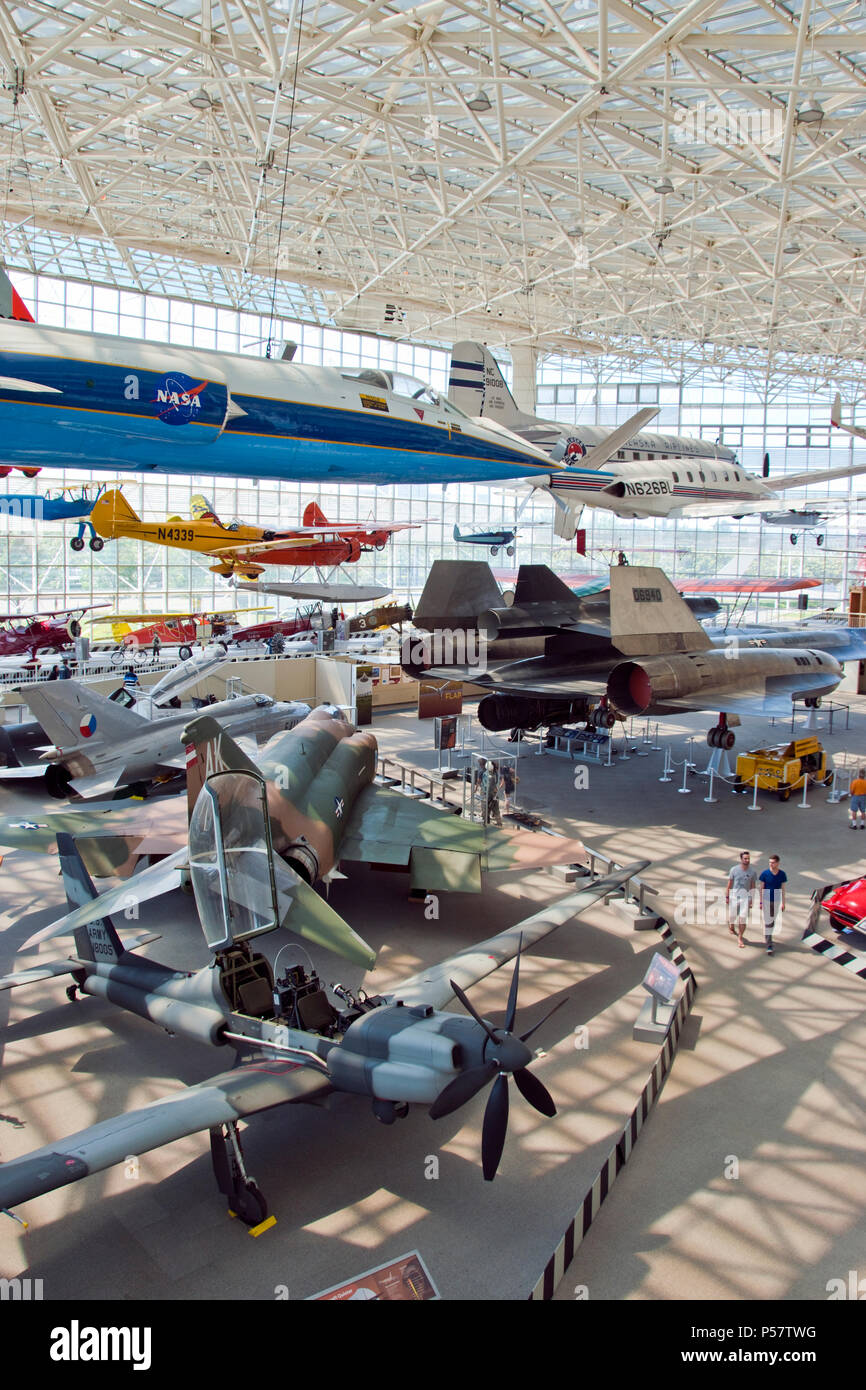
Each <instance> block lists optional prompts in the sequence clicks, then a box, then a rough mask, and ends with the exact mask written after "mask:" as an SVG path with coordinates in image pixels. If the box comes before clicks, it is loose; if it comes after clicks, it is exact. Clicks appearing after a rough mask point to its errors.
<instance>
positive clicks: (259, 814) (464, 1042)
mask: <svg viewBox="0 0 866 1390" xmlns="http://www.w3.org/2000/svg"><path fill="white" fill-rule="evenodd" d="M325 732H326V731H325V729H324V727H323V728H322V729H321V730H317V731H315V733H314V734H313V737H312V739H311V741H310V743H309V756H310V760H311V765H315V764H316V763H317V760H318V756H319V754H320V753H321V752H322V751H323V750H324V748H325V746H326V740H325V737H324V734H325ZM191 736H192V737H194V738H197V739H198V740H199V741H202V740H206V741H207V748H208V750H209V751H208V753H207V755H206V756H207V758H208V759H210V758H211V757H213V758H216V757H217V755H218V754H219V751H220V750H219V742H218V731H215V730H214V729H213V727H212V726H210V721H208V720H206V719H203V720H200V721H197V722H196V724H195V725H194V726H192V727H191ZM368 739H369V736H368V735H358V734H347V735H346V736H345V737H344V738H341V739H338V740H337V743H336V747H335V748H333V749H332V753H334V754H337V755H339V761H340V762H341V763H342V765H343V767H342V770H343V774H344V782H345V785H344V786H342V787H341V788H340V792H341V794H340V795H338V797H337V798H336V799H335V804H334V806H333V808H329V811H328V815H327V819H328V820H330V822H331V824H330V826H329V827H324V826H323V828H322V833H323V835H324V837H325V838H326V839H327V838H329V834H330V833H333V832H334V831H336V830H338V829H339V827H340V823H341V822H342V820H343V817H344V816H345V817H348V816H349V814H350V812H351V805H350V803H351V802H352V800H353V797H354V792H353V790H351V789H352V788H354V790H355V791H357V790H358V783H359V782H360V781H362V780H363V779H361V778H358V777H356V776H355V777H353V773H354V774H357V773H358V772H359V770H360V769H362V768H363V767H365V766H366V765H367V760H368V757H369V754H370V751H371V745H370V743H369V741H368ZM303 742H304V740H296V743H297V744H298V748H299V750H300V748H301V745H302V743H303ZM300 756H301V757H304V756H306V754H304V753H300ZM329 761H330V760H329ZM323 771H325V779H324V780H325V781H326V782H327V780H328V779H327V770H326V769H320V771H319V777H320V778H321V777H322V772H323ZM334 771H335V772H336V769H335V770H334ZM298 775H299V769H298V768H297V767H296V768H295V770H294V771H293V772H292V773H291V774H290V776H292V777H297V776H298ZM333 785H335V786H336V785H338V781H337V780H335V781H334V783H333ZM271 793H272V789H271V788H269V787H268V786H267V785H266V784H265V783H264V781H263V780H262V779H261V778H260V777H258V776H257V775H256V774H255V772H251V771H247V770H241V771H232V772H227V771H221V770H215V771H214V772H213V773H211V775H210V776H209V777H208V780H207V782H206V783H205V786H204V789H203V791H202V794H201V795H200V796H199V798H198V801H197V803H196V807H195V811H194V813H193V818H192V822H191V824H190V840H189V855H190V872H191V878H192V885H193V891H194V894H195V899H196V906H197V909H198V913H199V917H200V921H201V926H202V930H203V932H204V936H205V940H206V941H207V944H208V947H209V948H210V950H211V951H212V953H213V959H212V962H211V964H210V965H209V966H207V967H205V968H204V969H202V970H199V971H197V972H196V973H195V974H192V975H190V974H189V973H188V972H186V971H176V970H172V969H171V968H170V967H168V966H165V965H161V964H159V963H158V962H156V961H154V960H149V959H142V958H140V957H139V956H137V955H135V954H134V951H135V949H136V947H138V946H141V945H143V944H145V943H146V942H147V941H150V940H153V937H144V938H141V937H138V938H136V939H134V940H132V941H130V942H127V943H124V942H123V941H122V940H121V939H120V937H119V935H118V933H117V930H116V928H115V926H114V924H113V923H112V921H111V918H110V916H109V915H108V913H109V910H110V908H112V907H113V906H114V905H115V904H118V905H119V902H120V900H119V899H118V897H117V892H111V893H107V894H104V895H103V896H102V897H98V896H97V895H96V892H95V889H94V888H93V884H92V882H91V881H90V879H89V878H88V876H87V873H86V871H85V869H84V866H83V864H82V863H81V860H80V858H79V856H78V855H77V853H76V851H75V849H74V845H73V842H72V840H71V838H70V837H68V836H60V837H59V839H60V841H61V856H62V865H63V875H64V881H65V886H66V892H67V899H68V902H69V905H70V907H75V908H76V910H75V911H73V912H72V913H71V915H70V916H68V917H67V918H65V919H63V921H62V922H61V923H59V924H57V926H56V927H55V928H53V929H52V928H49V929H47V931H45V932H42V933H40V934H39V936H38V937H37V938H34V939H38V940H41V939H44V938H45V937H46V936H47V935H49V934H60V933H71V934H72V935H73V939H74V951H73V953H72V954H71V955H70V956H69V957H68V958H66V959H64V960H56V961H50V962H44V963H42V964H40V965H38V966H36V967H35V968H33V969H31V970H24V971H20V972H18V973H17V974H13V975H8V976H6V977H5V978H2V979H0V990H2V989H11V988H13V987H15V986H18V985H25V984H30V983H33V982H35V981H39V980H44V979H48V978H52V977H60V976H63V975H71V977H72V980H73V983H72V984H71V985H70V986H69V988H68V989H67V994H68V996H69V998H70V999H74V998H75V996H76V994H77V993H78V992H79V991H80V992H81V993H82V994H89V995H95V996H96V997H98V998H104V999H109V1000H111V1001H112V1002H113V1003H115V1004H117V1005H119V1006H120V1007H121V1008H124V1009H127V1010H129V1011H131V1012H132V1013H135V1014H137V1015H139V1016H140V1017H142V1018H146V1019H149V1020H151V1021H152V1022H154V1023H157V1024H159V1025H160V1026H161V1027H163V1028H165V1029H167V1030H168V1031H170V1032H172V1033H175V1034H181V1035H183V1036H184V1037H188V1038H192V1039H194V1040H196V1041H198V1042H206V1043H208V1044H210V1045H212V1046H214V1047H218V1048H226V1049H227V1050H234V1051H235V1052H237V1053H238V1054H239V1057H240V1056H241V1055H248V1054H249V1053H250V1052H252V1053H254V1054H257V1057H256V1060H254V1061H252V1062H246V1063H243V1064H241V1065H237V1066H235V1067H234V1068H232V1069H231V1070H224V1071H222V1072H220V1073H219V1074H218V1075H216V1076H214V1077H212V1078H211V1079H210V1080H208V1081H205V1082H201V1083H199V1084H198V1085H194V1086H191V1087H189V1088H188V1089H187V1090H186V1091H184V1092H182V1093H180V1094H178V1093H177V1092H174V1093H172V1094H171V1095H170V1096H168V1097H166V1098H165V1099H162V1100H158V1101H155V1102H153V1103H151V1104H150V1105H147V1106H145V1107H143V1108H142V1109H139V1110H134V1111H131V1112H129V1113H128V1114H125V1115H122V1116H118V1117H116V1118H114V1119H109V1120H103V1121H101V1122H100V1123H98V1124H96V1125H93V1126H91V1127H90V1128H88V1129H85V1130H82V1131H81V1132H80V1133H78V1134H75V1135H72V1136H70V1137H69V1138H68V1139H65V1140H60V1141H56V1142H54V1143H51V1144H48V1145H46V1146H45V1147H44V1148H42V1149H39V1150H37V1151H36V1152H34V1153H30V1154H26V1155H24V1156H23V1157H20V1158H16V1159H12V1160H10V1161H8V1162H6V1163H4V1164H3V1165H2V1166H0V1210H2V1211H5V1212H6V1213H7V1214H9V1215H11V1214H12V1213H11V1208H12V1207H15V1206H18V1205H20V1204H21V1203H22V1202H27V1201H29V1200H31V1199H32V1198H34V1197H38V1196H40V1195H41V1194H43V1193H46V1192H51V1191H54V1190H55V1189H57V1188H59V1187H63V1186H65V1185H67V1184H68V1183H71V1182H75V1181H77V1180H78V1179H80V1178H84V1177H87V1176H88V1175H90V1174H92V1173H97V1172H100V1171H102V1170H104V1169H106V1168H108V1167H110V1166H112V1165H113V1164H116V1163H119V1162H122V1161H123V1159H124V1158H125V1156H126V1155H127V1154H129V1153H131V1152H134V1153H136V1154H144V1153H147V1152H149V1151H150V1150H152V1149H155V1148H158V1147H160V1146H161V1145H163V1144H168V1143H171V1142H173V1141H174V1140H176V1139H180V1138H182V1137H184V1136H185V1135H189V1134H194V1133H197V1132H199V1131H201V1130H205V1129H207V1130H209V1131H210V1137H211V1155H212V1159H213V1165H214V1171H215V1174H216V1179H217V1184H218V1187H219V1189H220V1191H221V1192H222V1193H223V1194H224V1195H225V1196H226V1198H227V1200H228V1203H229V1210H230V1212H231V1213H232V1214H233V1215H237V1216H239V1217H240V1218H241V1220H242V1221H244V1222H246V1223H247V1224H248V1225H250V1226H251V1227H253V1228H254V1229H255V1228H258V1227H259V1226H260V1225H261V1223H262V1222H263V1221H264V1220H265V1217H266V1215H267V1204H266V1202H265V1198H264V1196H263V1195H262V1193H261V1191H260V1190H259V1188H258V1187H257V1186H256V1184H255V1181H254V1180H253V1179H252V1178H251V1177H250V1175H249V1173H248V1171H247V1168H246V1165H245V1162H244V1156H243V1150H242V1148H241V1140H240V1133H239V1129H238V1126H239V1122H240V1120H241V1119H245V1118H249V1117H250V1116H251V1115H253V1114H256V1113H257V1112H259V1111H262V1110H270V1109H273V1108H274V1107H276V1106H279V1105H287V1104H297V1103H301V1102H306V1103H308V1104H320V1103H322V1102H323V1100H324V1099H325V1097H326V1096H327V1095H328V1094H329V1093H330V1092H332V1091H342V1092H348V1093H349V1094H352V1095H356V1096H365V1097H368V1098H369V1099H370V1101H371V1102H372V1107H373V1113H374V1115H375V1116H376V1118H377V1119H379V1120H380V1121H382V1122H383V1123H385V1124H390V1123H392V1122H393V1121H394V1120H395V1119H397V1118H399V1117H402V1116H404V1115H406V1114H407V1113H408V1109H409V1106H410V1105H412V1104H416V1105H425V1106H427V1107H428V1108H429V1113H430V1115H431V1117H432V1118H433V1119H438V1118H440V1117H442V1116H445V1115H448V1114H451V1113H452V1112H453V1111H455V1110H458V1109H459V1108H460V1107H461V1106H463V1105H464V1104H466V1103H467V1102H468V1101H469V1100H471V1099H472V1097H473V1096H475V1095H476V1094H477V1093H478V1092H479V1091H480V1090H482V1088H483V1087H484V1086H486V1085H488V1084H489V1083H490V1082H493V1087H492V1090H491V1093H490V1097H489V1099H488V1102H487V1107H486V1110H485V1113H484V1122H483V1130H482V1168H483V1173H484V1177H485V1179H487V1180H488V1181H490V1180H492V1179H493V1178H494V1177H495V1176H496V1171H497V1168H498V1166H499V1161H500V1158H501V1156H502V1151H503V1148H504V1144H505V1136H506V1129H507V1123H508V1089H509V1088H508V1080H509V1077H513V1078H514V1082H515V1085H516V1086H517V1088H518V1090H519V1091H520V1093H521V1095H522V1096H523V1097H524V1099H525V1100H527V1101H528V1102H529V1104H530V1105H532V1106H533V1107H534V1108H535V1109H536V1110H537V1111H539V1112H540V1113H541V1114H543V1115H546V1116H553V1115H555V1114H556V1107H555V1105H554V1102H553V1100H552V1098H551V1096H550V1095H549V1093H548V1091H547V1089H546V1088H545V1086H544V1085H543V1084H542V1083H541V1082H540V1081H539V1080H538V1078H537V1077H535V1076H534V1075H533V1074H532V1073H531V1072H530V1071H529V1070H528V1064H529V1063H530V1062H531V1061H532V1052H531V1051H530V1049H529V1047H528V1046H527V1043H528V1041H529V1039H530V1038H531V1037H532V1035H533V1034H534V1033H535V1032H536V1030H537V1029H538V1028H539V1027H541V1024H542V1023H543V1022H545V1021H546V1018H547V1017H549V1016H550V1014H547V1015H545V1018H543V1019H542V1020H541V1022H540V1023H537V1024H536V1025H535V1026H534V1027H532V1028H529V1029H527V1030H526V1031H524V1032H522V1033H518V1032H517V1031H516V1012H517V991H518V975H519V956H520V952H521V951H522V950H525V949H527V948H528V947H530V946H532V945H534V944H535V943H536V942H538V941H541V940H542V939H543V938H544V937H546V936H547V935H548V934H549V933H550V932H552V931H554V930H555V929H556V928H557V927H558V926H561V925H563V924H565V923H566V922H570V921H573V920H575V919H576V918H577V917H579V916H580V914H581V913H582V912H584V911H586V910H587V909H588V908H590V907H591V906H592V905H593V904H594V903H596V902H598V901H599V900H600V899H602V898H603V897H604V896H605V895H606V894H609V893H611V892H612V891H615V890H616V889H617V888H619V887H620V886H621V885H622V884H623V883H625V882H626V881H627V880H628V879H629V878H631V877H634V876H635V875H636V874H638V873H640V872H641V871H642V870H643V869H644V868H645V867H646V865H645V864H643V863H641V864H634V865H631V866H630V867H629V868H625V869H622V870H621V871H619V872H617V873H614V874H611V875H609V876H608V877H606V878H603V879H600V880H596V881H595V882H593V883H591V884H589V885H588V886H587V887H585V888H584V889H583V890H582V891H580V892H577V893H573V894H570V895H569V896H568V897H565V898H563V899H561V900H560V901H559V902H558V903H555V904H554V905H553V906H552V907H548V908H546V909H544V910H543V911H541V912H539V913H536V914H535V915H534V916H532V917H529V918H527V919H526V920H525V921H523V922H521V923H519V924H518V925H516V926H514V927H511V928H509V929H508V930H506V931H504V932H501V933H499V935H497V936H493V937H491V938H489V939H488V940H486V941H483V942H479V943H478V944H477V945H475V946H472V947H469V948H467V949H466V950H464V951H461V952H460V953H458V954H457V955H455V956H452V957H451V958H450V959H449V960H446V961H444V962H443V963H442V964H440V965H438V966H434V967H432V968H429V969H425V970H422V971H421V972H419V973H418V974H417V975H414V976H411V977H410V978H409V979H407V980H404V981H403V982H402V983H401V984H399V985H398V986H397V987H396V988H395V990H394V991H393V992H392V993H389V994H387V995H374V996H372V997H369V996H366V995H364V994H363V992H359V995H358V996H356V995H355V994H354V993H352V991H351V990H349V989H347V988H345V987H343V986H341V985H335V986H334V987H333V1000H332V999H331V998H329V997H328V995H327V993H326V991H325V989H324V988H323V985H322V983H321V980H320V979H319V976H318V975H317V974H316V973H315V971H314V970H313V969H312V967H311V968H310V970H309V971H308V970H307V969H306V968H305V967H304V966H303V965H292V966H289V967H288V968H287V969H286V970H285V973H284V974H283V975H282V976H277V975H276V971H275V966H276V963H277V956H276V955H275V954H274V952H275V951H277V952H278V951H279V950H281V949H282V948H283V947H284V946H286V945H290V944H292V938H291V936H290V935H289V932H288V930H287V928H294V929H295V930H297V931H301V932H302V933H303V934H304V935H305V936H308V937H309V936H315V935H316V934H317V932H316V928H315V926H313V928H312V930H311V921H310V919H311V918H312V919H314V921H318V922H319V923H322V924H325V918H326V916H327V913H328V912H329V911H330V909H328V907H327V905H326V904H325V902H324V900H323V899H322V898H320V897H319V895H318V894H317V893H316V892H315V891H314V890H313V889H312V888H311V887H310V885H309V884H308V883H307V882H306V881H305V874H304V872H303V869H304V860H303V858H302V859H299V860H297V861H296V863H297V866H298V868H299V872H297V873H295V872H292V871H291V870H289V869H288V868H287V867H286V865H285V863H284V862H283V861H281V860H280V859H279V858H278V856H277V855H275V853H274V846H273V843H272V839H271V829H272V827H273V828H274V830H275V831H276V833H277V834H278V835H282V836H284V837H285V836H286V835H291V834H296V833H297V829H298V827H297V826H295V825H294V823H293V822H292V820H291V817H288V818H287V814H286V811H285V809H284V808H280V807H279V806H278V805H275V803H274V800H273V796H272V794H271ZM363 794H364V792H363V791H361V792H360V795H361V796H363ZM327 796H328V797H329V796H330V789H329V791H328V793H327ZM355 804H356V805H357V800H355ZM338 805H339V806H340V807H341V808H342V809H338ZM275 812H277V813H279V819H277V820H276V823H275ZM335 819H336V823H335ZM560 843H562V842H560ZM142 877H144V876H143V875H142ZM136 882H138V880H136ZM127 901H128V893H127ZM334 915H335V914H334ZM337 920H338V921H339V919H337ZM347 930H348V931H351V929H350V928H348V929H347ZM255 938H265V939H266V940H262V941H261V942H257V941H255ZM356 941H357V942H360V938H356ZM266 945H267V947H268V954H267V955H266V954H265V953H264V949H265V946H266ZM260 948H261V949H260ZM515 956H516V957H517V961H516V963H515V967H514V973H513V976H512V981H511V988H510V991H509V997H508V1004H507V1008H506V1017H505V1021H504V1024H503V1026H502V1027H501V1028H495V1027H493V1026H492V1025H491V1024H490V1023H489V1022H488V1021H487V1020H486V1019H483V1018H482V1017H481V1016H480V1015H479V1013H478V1012H477V1010H476V1009H475V1007H474V1006H473V1004H472V1003H471V1001H470V1000H469V999H468V998H467V996H466V993H465V990H466V989H467V988H469V987H470V986H471V985H473V984H474V983H475V982H476V981H478V980H480V979H483V978H484V977H485V976H487V975H489V974H491V973H492V972H493V971H494V970H495V969H496V968H497V967H498V966H500V965H502V964H504V963H505V962H506V961H508V960H511V959H513V958H514V957H515ZM271 961H273V962H274V965H272V964H271ZM454 997H456V998H457V999H458V1000H459V1001H460V1003H461V1004H462V1005H463V1006H464V1008H465V1009H466V1011H467V1013H468V1015H469V1017H466V1016H464V1015H462V1014H454V1013H448V1012H443V1008H444V1006H445V1005H446V1004H448V1003H449V1002H450V1001H451V1000H452V998H454ZM556 1007H558V1006H556ZM550 1012H551V1013H552V1012H554V1010H551V1011H550ZM16 1219H20V1218H16Z"/></svg>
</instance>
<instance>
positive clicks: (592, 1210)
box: [529, 924, 698, 1302]
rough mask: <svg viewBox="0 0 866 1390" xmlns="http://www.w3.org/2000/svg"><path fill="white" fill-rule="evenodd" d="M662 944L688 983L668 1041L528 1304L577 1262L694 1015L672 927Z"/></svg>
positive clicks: (544, 1295) (548, 1293)
mask: <svg viewBox="0 0 866 1390" xmlns="http://www.w3.org/2000/svg"><path fill="white" fill-rule="evenodd" d="M658 932H659V936H660V937H661V938H662V943H663V945H664V946H665V948H666V950H667V951H668V952H669V954H670V957H671V960H672V961H673V962H674V964H675V965H676V966H677V968H678V969H679V972H680V977H681V978H682V979H683V980H684V981H685V991H684V992H683V994H682V997H681V998H680V1001H679V1004H678V1005H677V1011H676V1013H675V1014H674V1017H673V1020H672V1022H671V1026H670V1029H669V1031H668V1035H667V1037H666V1038H665V1041H664V1046H663V1047H662V1049H661V1052H660V1053H659V1055H658V1057H657V1059H656V1063H655V1066H654V1067H653V1069H652V1071H651V1072H650V1075H649V1077H648V1078H647V1081H646V1085H645V1086H644V1088H643V1090H642V1091H641V1094H640V1099H639V1100H638V1103H637V1105H636V1106H635V1108H634V1110H633V1111H632V1112H631V1115H630V1116H629V1118H628V1120H627V1121H626V1123H625V1126H624V1128H623V1129H622V1131H621V1133H620V1135H619V1138H618V1139H617V1141H616V1143H615V1144H614V1146H613V1148H612V1149H611V1151H610V1153H609V1154H608V1156H607V1158H606V1159H605V1161H604V1163H603V1164H602V1166H601V1170H600V1171H599V1173H598V1174H597V1176H596V1178H595V1181H594V1182H593V1184H592V1187H591V1188H590V1189H589V1191H588V1192H587V1194H586V1196H585V1197H584V1199H583V1201H582V1202H581V1204H580V1206H579V1207H578V1209H577V1211H576V1212H575V1214H574V1216H573V1218H572V1220H571V1221H570V1222H569V1224H568V1227H567V1229H566V1231H565V1234H564V1235H563V1237H562V1239H561V1240H560V1242H559V1244H558V1245H557V1247H556V1249H555V1250H554V1252H553V1254H552V1255H551V1257H550V1259H549V1260H548V1261H547V1264H546V1265H545V1267H544V1273H543V1274H542V1276H541V1278H540V1279H539V1280H538V1282H537V1284H536V1285H535V1287H534V1289H533V1290H532V1293H531V1294H530V1295H529V1301H530V1302H531V1301H533V1300H536V1301H542V1300H548V1299H551V1298H552V1297H553V1293H554V1290H555V1289H556V1287H557V1285H558V1284H559V1283H560V1281H561V1279H562V1277H563V1275H564V1274H565V1271H566V1270H567V1269H568V1266H569V1265H570V1264H571V1262H572V1260H573V1259H574V1255H575V1251H576V1250H577V1248H578V1246H579V1245H580V1243H581V1241H582V1240H583V1238H584V1236H585V1235H586V1233H587V1231H588V1230H589V1228H590V1226H591V1225H592V1223H593V1221H594V1220H595V1218H596V1216H597V1215H598V1213H599V1211H600V1210H601V1206H602V1203H603V1202H604V1200H605V1198H606V1197H607V1195H608V1193H609V1192H610V1189H611V1188H612V1187H613V1185H614V1183H615V1181H616V1179H617V1175H618V1174H619V1173H620V1172H621V1170H622V1169H623V1168H624V1167H625V1165H626V1163H627V1162H628V1160H629V1158H630V1157H631V1152H632V1149H633V1148H634V1146H635V1143H636V1141H637V1137H638V1135H639V1134H640V1132H641V1129H642V1128H643V1123H644V1120H645V1119H646V1118H647V1116H648V1115H649V1112H650V1110H651V1109H652V1107H653V1105H654V1104H655V1102H656V1100H657V1099H658V1097H659V1094H660V1092H661V1089H662V1086H663V1085H664V1083H665V1079H666V1078H667V1074H668V1072H669V1071H670V1069H671V1065H672V1063H673V1059H674V1056H675V1055H676V1051H677V1048H678V1046H679V1041H680V1033H681V1032H682V1027H683V1024H684V1023H685V1021H686V1019H687V1018H688V1016H689V1013H690V1012H691V1007H692V1002H693V1000H694V997H695V993H696V991H697V988H698V986H697V981H696V980H695V977H694V975H693V974H692V971H691V970H690V968H689V966H688V965H687V964H686V958H685V956H684V955H683V953H682V950H681V949H680V946H679V943H678V942H677V940H676V938H675V936H674V934H673V932H672V931H671V929H670V927H669V926H668V925H667V924H665V925H664V926H663V927H661V928H658Z"/></svg>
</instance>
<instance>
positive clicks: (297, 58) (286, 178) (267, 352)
mask: <svg viewBox="0 0 866 1390" xmlns="http://www.w3.org/2000/svg"><path fill="white" fill-rule="evenodd" d="M303 29H304V0H301V3H300V8H299V10H298V39H297V43H296V45H295V67H294V71H293V73H292V94H291V98H290V101H289V129H288V135H287V137H286V158H285V163H284V164H283V191H282V195H281V198H280V220H279V222H278V224H277V245H276V250H275V252H274V278H273V284H272V286H271V332H270V336H269V337H268V345H267V348H266V350H265V357H267V358H270V356H271V349H272V347H273V342H274V337H273V334H274V321H275V318H276V307H277V271H278V269H279V264H280V251H281V250H282V245H283V224H284V222H285V216H286V192H287V189H288V185H289V155H290V154H291V149H292V134H293V132H294V128H295V98H296V95H297V91H298V66H299V64H300V60H301V35H302V33H303Z"/></svg>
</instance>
